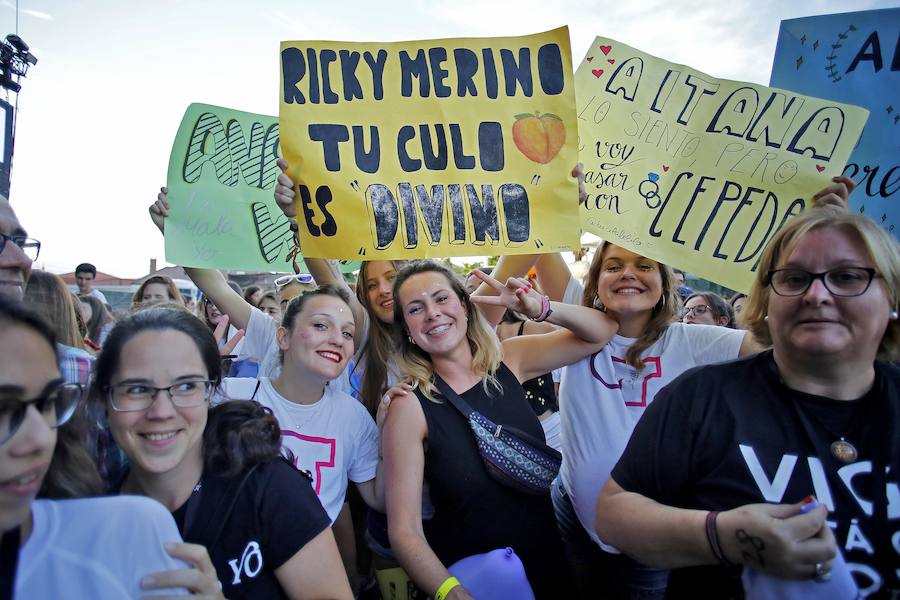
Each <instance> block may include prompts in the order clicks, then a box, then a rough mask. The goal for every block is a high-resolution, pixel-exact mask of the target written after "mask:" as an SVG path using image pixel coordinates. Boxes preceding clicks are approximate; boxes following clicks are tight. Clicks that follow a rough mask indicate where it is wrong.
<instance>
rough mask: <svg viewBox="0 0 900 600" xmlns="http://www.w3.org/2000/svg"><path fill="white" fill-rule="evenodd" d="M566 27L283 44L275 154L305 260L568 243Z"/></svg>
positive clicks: (572, 159)
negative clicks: (289, 182)
mask: <svg viewBox="0 0 900 600" xmlns="http://www.w3.org/2000/svg"><path fill="white" fill-rule="evenodd" d="M571 64H572V61H571V50H570V48H569V32H568V29H567V28H565V27H562V28H560V29H556V30H554V31H550V32H547V33H542V34H537V35H530V36H524V37H510V38H492V39H444V40H427V41H413V42H399V43H351V42H321V41H315V42H282V44H281V90H280V96H281V101H280V104H281V108H280V111H279V124H280V132H281V144H282V151H283V153H284V156H285V158H286V159H287V160H288V163H289V164H290V167H291V171H290V175H291V177H292V178H293V179H294V181H295V182H296V183H297V187H296V190H295V191H296V193H297V198H298V199H299V202H300V207H299V210H298V217H297V222H298V224H299V227H300V234H301V244H302V246H303V254H304V255H305V256H317V257H328V258H337V259H362V260H375V259H398V258H425V257H444V256H470V255H484V254H491V255H499V254H516V253H531V252H551V251H556V250H561V249H565V248H570V247H572V246H575V245H577V244H578V234H579V217H578V205H577V197H578V191H577V186H576V182H575V181H574V179H572V178H571V177H570V172H571V169H572V166H573V165H575V163H576V162H577V148H576V141H577V131H576V128H575V109H574V106H575V102H574V88H573V76H572V70H571Z"/></svg>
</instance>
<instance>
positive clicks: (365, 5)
mask: <svg viewBox="0 0 900 600" xmlns="http://www.w3.org/2000/svg"><path fill="white" fill-rule="evenodd" d="M897 5H898V1H897V0H891V1H870V0H792V1H791V2H784V1H781V0H729V1H727V2H726V1H724V0H628V1H627V2H626V1H621V0H620V1H619V2H607V1H605V0H594V1H583V0H570V1H568V2H560V1H556V0H520V1H518V2H507V1H489V0H453V1H451V2H435V1H433V0H432V1H406V2H401V1H396V0H376V1H371V0H369V1H357V0H352V1H332V2H322V1H317V2H312V1H305V0H293V1H287V0H255V1H253V2H248V1H235V0H219V1H205V0H154V1H149V0H130V1H126V2H123V1H122V0H88V1H78V0H58V1H51V0H19V12H18V33H19V35H20V36H21V37H22V38H23V39H24V40H25V42H26V43H27V44H28V45H29V46H30V47H31V52H32V53H33V54H34V55H35V56H37V58H38V61H39V62H38V64H37V65H36V66H34V67H32V68H31V70H30V71H29V73H28V76H27V78H25V79H23V80H22V81H21V83H22V91H21V93H20V94H19V98H18V106H19V113H18V121H17V129H16V140H15V156H14V159H13V172H12V173H13V174H12V184H11V193H10V201H11V202H12V205H13V208H14V209H15V210H16V213H17V214H18V216H19V220H20V221H21V222H22V224H23V225H24V226H25V228H26V229H27V230H28V232H29V234H30V235H31V236H32V237H35V238H37V239H39V240H40V241H41V242H42V247H41V255H40V257H39V259H38V262H37V265H36V267H38V268H44V269H46V270H49V271H53V272H56V273H64V272H69V271H72V270H73V269H74V267H75V265H76V264H78V263H80V262H92V263H94V264H95V265H97V268H98V269H100V270H101V271H104V272H106V273H111V274H114V275H117V276H119V277H139V276H142V275H145V274H146V273H147V272H148V270H149V264H150V259H151V258H156V259H158V262H159V266H163V265H164V264H165V262H164V251H163V239H162V236H161V235H160V234H159V232H158V231H157V230H156V228H155V227H154V226H153V225H152V223H151V222H150V219H149V217H148V213H147V208H148V206H149V205H150V204H151V203H152V202H153V201H154V200H155V199H156V194H157V192H158V191H159V187H160V186H162V185H165V178H166V170H167V164H168V160H169V152H170V150H171V147H172V142H173V141H174V138H175V133H176V131H177V129H178V125H179V123H180V121H181V117H182V115H183V113H184V110H185V108H186V107H187V106H188V104H190V103H191V102H205V103H208V104H217V105H221V106H227V107H229V108H235V109H240V110H245V111H249V112H255V113H261V114H269V115H277V114H278V91H279V89H278V88H279V62H278V48H279V42H280V41H282V40H346V41H358V42H367V41H402V40H416V39H429V38H446V37H495V36H497V37H499V36H511V35H526V34H530V33H537V32H541V31H547V30H550V29H554V28H556V27H559V26H561V25H568V26H569V31H570V35H571V45H572V56H573V60H575V61H579V62H580V61H581V59H582V58H583V56H584V52H585V50H586V49H587V48H588V46H589V45H590V43H591V42H592V41H593V39H594V37H595V36H596V35H603V36H606V37H609V38H613V39H615V40H618V41H621V42H624V43H626V44H628V45H630V46H633V47H635V48H638V49H640V50H643V51H644V52H647V53H650V54H653V55H656V56H659V57H661V58H665V59H667V60H670V61H672V62H676V63H683V64H687V65H689V66H691V67H693V68H695V69H698V70H700V71H704V72H706V73H708V74H710V75H713V76H716V77H724V78H728V79H737V80H743V81H750V82H753V83H760V84H766V83H767V82H768V80H769V73H770V70H771V66H772V58H773V55H774V52H775V42H776V39H777V36H778V27H779V23H780V21H781V20H782V19H791V18H796V17H804V16H810V15H819V14H829V13H836V12H848V11H856V10H867V9H872V8H887V7H894V6H897ZM0 26H2V27H0V35H6V34H7V33H14V32H15V31H16V0H0Z"/></svg>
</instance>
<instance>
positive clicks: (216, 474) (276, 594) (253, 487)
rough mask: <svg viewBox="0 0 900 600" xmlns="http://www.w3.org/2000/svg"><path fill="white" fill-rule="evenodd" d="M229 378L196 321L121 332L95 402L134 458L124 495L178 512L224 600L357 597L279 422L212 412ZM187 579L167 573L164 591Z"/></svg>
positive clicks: (156, 315)
mask: <svg viewBox="0 0 900 600" xmlns="http://www.w3.org/2000/svg"><path fill="white" fill-rule="evenodd" d="M220 379H221V362H220V358H219V350H218V347H217V344H216V341H215V339H214V338H213V336H212V334H211V333H210V332H209V330H208V329H207V328H206V327H205V326H204V325H203V323H201V322H200V321H199V320H198V319H196V318H194V317H193V316H192V315H190V314H189V313H187V312H184V311H179V310H173V309H165V308H159V309H149V310H146V311H143V312H140V313H138V314H135V315H133V316H131V317H130V318H128V319H126V320H125V321H122V322H120V323H119V324H117V325H116V327H115V328H114V329H113V331H112V332H111V333H110V335H109V339H108V340H107V344H106V347H105V348H104V350H103V351H102V352H101V354H100V356H99V357H98V360H97V376H96V382H95V386H94V393H93V398H94V401H95V402H99V403H102V404H103V405H104V406H105V407H106V409H107V412H108V418H109V424H110V430H111V431H112V434H113V436H114V438H115V439H116V442H117V443H118V444H119V446H120V447H121V448H122V450H123V451H124V453H125V454H126V455H127V456H128V459H129V463H130V466H129V471H128V473H127V474H126V475H125V477H124V479H123V480H122V482H121V488H120V490H121V492H122V493H127V494H139V495H145V496H149V497H151V498H153V499H155V500H158V501H159V502H161V503H162V504H163V505H165V506H166V508H168V509H169V510H170V511H172V514H173V516H174V517H175V520H176V522H177V523H178V526H179V529H180V530H181V532H182V535H183V536H184V539H185V540H186V541H188V542H190V543H192V544H196V545H197V546H194V547H193V549H194V550H195V557H194V560H195V561H196V562H197V563H199V564H200V565H201V566H200V573H196V574H195V576H196V577H201V576H205V577H206V578H207V579H209V578H210V577H211V578H212V579H213V580H214V581H215V578H216V577H218V581H219V582H221V585H222V594H224V596H225V597H228V598H322V597H328V598H349V597H350V590H349V586H348V585H347V582H346V579H345V578H344V577H343V569H342V567H341V563H340V559H339V557H338V553H337V548H336V546H335V543H334V538H333V536H332V534H331V530H330V528H329V527H328V519H327V516H326V515H325V513H324V512H323V511H322V508H321V506H320V504H319V502H318V500H317V499H316V496H315V493H314V492H313V490H312V488H311V486H310V484H309V481H308V480H307V479H306V478H305V477H304V476H303V474H302V473H300V472H298V471H297V470H296V469H294V468H293V467H292V466H291V465H290V464H289V463H288V462H287V461H286V460H284V459H283V458H282V457H281V456H280V452H281V441H280V435H279V431H278V423H277V421H276V420H275V419H274V418H273V417H272V415H271V413H270V412H269V411H267V410H265V409H264V408H263V407H261V406H259V404H257V403H255V402H247V401H235V402H229V403H225V404H223V405H220V406H218V407H215V408H212V409H210V408H209V398H210V396H211V394H212V392H213V389H214V388H215V387H216V386H217V385H219V383H220ZM200 546H205V547H206V548H207V549H208V551H209V556H208V557H207V556H206V554H205V552H203V551H202V548H200ZM185 576H186V574H185V573H183V572H170V573H157V574H154V575H153V579H154V583H153V585H169V584H171V582H173V581H179V580H182V579H184V577H185Z"/></svg>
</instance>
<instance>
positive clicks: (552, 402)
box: [516, 321, 559, 416]
mask: <svg viewBox="0 0 900 600" xmlns="http://www.w3.org/2000/svg"><path fill="white" fill-rule="evenodd" d="M524 331H525V321H522V323H521V324H520V325H519V332H518V333H517V334H516V337H518V336H520V335H522V333H523V332H524ZM522 387H523V388H524V389H525V400H527V401H528V404H530V405H531V410H533V411H534V414H536V415H537V416H541V415H542V414H544V413H545V412H547V411H548V410H552V411H553V412H559V400H558V399H557V397H556V388H555V387H554V386H553V373H544V374H543V375H538V376H537V377H535V378H534V379H529V380H528V381H523V382H522Z"/></svg>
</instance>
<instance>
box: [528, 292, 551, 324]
mask: <svg viewBox="0 0 900 600" xmlns="http://www.w3.org/2000/svg"><path fill="white" fill-rule="evenodd" d="M552 312H553V311H552V310H551V309H550V296H541V314H539V315H538V316H536V317H532V318H531V320H532V321H534V322H535V323H540V322H541V321H546V320H547V317H549V316H550V314H551V313H552Z"/></svg>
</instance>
